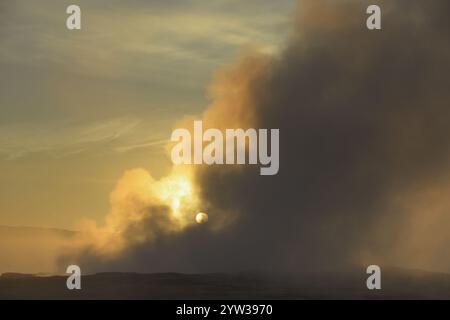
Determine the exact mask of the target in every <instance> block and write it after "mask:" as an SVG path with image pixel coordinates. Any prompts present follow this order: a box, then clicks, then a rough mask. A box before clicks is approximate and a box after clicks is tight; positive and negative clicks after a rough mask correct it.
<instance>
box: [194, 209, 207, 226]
mask: <svg viewBox="0 0 450 320" xmlns="http://www.w3.org/2000/svg"><path fill="white" fill-rule="evenodd" d="M195 221H196V222H197V223H198V224H202V223H206V222H208V215H207V214H206V213H203V212H199V213H197V215H196V216H195Z"/></svg>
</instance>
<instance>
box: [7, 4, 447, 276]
mask: <svg viewBox="0 0 450 320" xmlns="http://www.w3.org/2000/svg"><path fill="white" fill-rule="evenodd" d="M373 2H374V1H373V0H364V1H362V0H361V1H360V0H358V1H356V0H343V1H335V0H298V1H296V2H295V3H293V2H283V1H276V2H275V1H265V0H259V1H245V2H242V1H207V2H205V1H165V2H160V1H127V2H126V5H125V2H124V1H123V2H120V1H108V2H106V1H105V2H103V4H102V2H101V1H97V2H95V5H94V4H92V2H89V4H88V3H87V2H86V3H85V4H83V3H80V4H81V6H82V7H83V12H84V13H82V15H83V17H84V18H83V29H82V31H81V32H68V31H66V30H65V29H64V22H65V21H64V19H65V15H64V14H62V15H58V14H56V13H59V12H64V9H65V5H66V4H67V3H64V4H58V5H54V3H56V2H53V3H51V2H39V6H37V5H36V4H35V3H36V2H33V4H32V5H30V4H28V3H26V2H21V1H16V2H14V3H10V2H6V1H3V2H1V8H2V17H1V19H0V21H1V23H2V28H1V30H2V31H1V38H0V39H1V42H0V61H1V70H2V72H1V73H0V77H1V80H0V81H1V86H0V88H1V89H0V90H2V92H1V95H0V96H1V99H2V101H1V106H2V109H1V113H2V116H1V120H0V132H1V134H0V139H1V140H0V141H1V143H0V154H1V155H2V158H1V167H0V168H1V169H0V170H1V172H0V176H1V179H2V182H3V185H2V192H1V195H0V197H1V201H0V205H1V206H2V207H1V208H0V224H9V225H31V226H44V227H48V226H51V227H58V228H67V229H75V230H77V231H78V233H76V235H75V236H74V237H75V238H74V239H72V240H69V242H68V243H65V245H66V246H67V250H64V252H63V254H60V255H57V257H56V259H55V260H56V264H57V265H58V266H59V268H60V269H59V270H60V271H61V270H63V269H64V266H67V265H68V264H72V263H75V264H78V265H80V266H82V267H83V270H86V271H87V272H100V271H140V272H168V271H176V272H218V271H242V270H254V269H260V268H263V269H265V270H268V271H274V272H275V271H276V272H301V271H311V270H313V271H320V270H327V269H328V270H329V269H332V270H336V269H348V268H350V267H351V266H354V265H355V264H357V265H361V264H363V265H365V266H367V265H370V264H376V265H381V266H384V265H388V266H399V267H402V268H409V269H414V268H419V269H425V270H434V271H443V272H449V270H450V258H449V257H448V255H446V254H445V253H446V252H447V251H448V250H447V248H448V244H449V242H450V237H449V233H448V230H449V227H450V217H449V212H450V202H449V200H448V199H449V198H448V190H450V184H449V182H448V181H449V180H448V177H449V172H450V165H449V163H450V161H449V160H450V144H449V142H448V136H449V135H450V129H449V126H448V123H449V122H450V111H449V108H448V104H449V101H450V96H449V91H448V83H450V79H449V75H450V70H449V67H450V61H449V60H450V54H449V52H450V45H449V41H448V39H449V35H450V20H448V19H447V18H446V16H445V13H446V12H450V7H449V6H450V5H449V2H448V1H447V0H434V1H433V2H425V1H421V0H396V1H388V0H386V1H383V0H377V1H375V2H376V3H377V4H379V5H380V6H381V7H382V10H383V11H382V12H383V13H382V16H383V23H382V24H383V27H382V30H376V31H371V30H368V29H367V28H366V18H367V14H366V9H367V7H368V6H369V5H371V4H373ZM58 3H59V2H58ZM51 4H53V5H51ZM90 6H91V7H90ZM58 8H59V9H58ZM5 13H7V14H5ZM19 35H20V36H19ZM193 119H199V120H202V121H203V123H204V126H205V128H206V127H210V128H220V129H223V128H236V127H240V128H266V129H273V128H277V129H279V130H280V168H279V172H278V174H277V175H274V176H260V175H259V174H258V169H259V168H256V167H255V166H207V165H199V166H193V167H177V166H172V165H171V162H170V159H169V158H168V155H167V146H168V143H167V139H169V137H170V132H171V130H172V129H174V128H175V127H177V128H178V127H180V126H183V127H188V128H189V126H191V125H192V120H193ZM198 211H204V212H206V213H208V215H209V220H208V222H207V223H206V224H203V225H199V224H197V223H195V219H194V218H195V213H196V212H198Z"/></svg>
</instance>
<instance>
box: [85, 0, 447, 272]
mask: <svg viewBox="0 0 450 320" xmlns="http://www.w3.org/2000/svg"><path fill="white" fill-rule="evenodd" d="M375 3H378V4H380V5H381V7H382V8H383V29H382V31H368V30H367V29H366V27H365V19H366V14H365V10H366V8H367V6H368V5H370V4H375ZM448 12H450V2H449V1H447V0H434V1H422V0H397V1H331V0H329V1H328V0H305V1H300V2H299V6H298V13H297V16H296V20H295V24H294V30H293V34H292V35H291V37H290V40H289V44H288V46H287V48H286V50H285V51H284V52H283V53H282V54H281V56H280V57H278V58H277V59H274V60H273V61H269V62H268V61H267V59H265V58H261V57H258V56H248V57H246V58H243V59H242V60H241V62H240V64H239V65H238V66H237V67H236V68H237V70H235V71H234V73H232V74H233V75H235V76H236V78H234V79H233V81H234V83H237V85H239V83H240V84H241V85H242V87H241V88H240V93H239V94H240V95H241V96H242V97H245V99H244V101H245V102H246V103H245V105H243V106H242V107H239V108H240V109H239V110H238V112H237V113H236V112H235V111H236V110H233V112H231V113H232V114H233V115H236V114H238V115H239V111H240V112H241V113H242V115H245V114H251V115H252V117H250V118H251V119H252V120H251V121H252V122H251V124H252V125H254V126H257V127H260V128H280V172H279V174H278V175H276V176H270V177H268V176H259V175H258V172H257V170H256V169H255V168H248V169H245V170H236V171H231V172H230V171H229V170H226V171H225V169H224V168H221V167H218V168H202V169H201V170H200V171H199V173H198V176H197V180H198V183H199V185H200V186H201V188H202V190H203V198H204V199H207V202H208V211H209V213H210V217H211V218H210V220H211V221H213V219H214V211H215V210H219V209H220V210H225V211H229V212H235V213H237V214H238V216H239V218H238V220H237V221H236V223H234V224H233V225H231V226H229V227H227V228H225V229H224V230H222V231H220V232H210V231H209V230H207V229H206V228H201V227H200V228H191V229H189V230H187V231H186V232H184V233H181V234H177V235H174V236H171V237H164V238H160V239H158V240H156V242H154V243H152V244H151V245H146V244H143V245H139V246H135V247H133V248H131V249H130V250H128V251H127V253H126V256H123V257H122V258H121V259H117V260H116V261H113V262H109V263H108V264H107V265H99V264H96V263H94V262H93V261H91V263H92V264H90V267H91V270H92V271H98V270H105V269H108V270H110V269H113V270H124V269H132V270H137V271H184V272H189V271H194V272H204V271H220V270H224V271H231V270H245V269H260V268H263V269H268V270H277V271H293V270H294V271H295V270H296V271H300V270H307V269H314V270H317V269H328V268H337V267H345V266H348V265H352V264H354V263H359V262H366V260H365V259H367V257H370V258H371V259H373V260H371V261H369V262H370V263H375V264H376V263H395V264H401V265H402V266H404V267H416V266H418V265H420V266H425V267H428V268H440V269H445V268H450V261H449V260H448V258H445V257H443V255H442V254H440V250H442V249H443V248H445V247H446V246H447V245H448V242H449V241H450V239H449V237H445V236H444V234H445V232H446V231H445V230H448V227H449V226H450V221H449V220H450V219H449V218H448V215H449V212H450V211H449V210H450V203H449V202H448V200H446V197H445V196H443V197H431V198H427V196H426V195H427V194H428V193H427V192H428V191H427V190H430V189H433V190H437V192H438V193H439V192H441V193H442V192H444V193H445V192H446V191H447V190H449V189H450V188H449V187H450V183H447V182H446V181H447V179H448V176H449V173H450V172H449V166H450V162H449V160H450V159H449V155H450V143H449V140H448V139H449V137H450V126H449V124H450V108H449V107H450V106H449V102H450V92H449V90H448V84H449V83H450V79H449V78H450V76H449V74H450V73H449V72H450V46H449V41H448V39H450V19H448V18H447V16H448ZM259 58H260V59H261V61H263V62H261V61H259V60H258V59H259ZM260 62H261V63H260ZM253 64H257V65H256V66H255V65H253ZM249 69H250V70H254V69H257V70H259V71H258V72H250V73H249V72H248V70H249ZM249 74H250V76H249ZM239 75H241V76H242V77H243V78H245V81H241V82H239V81H240V80H239V77H238V76H239ZM226 94H227V93H226V91H224V95H226ZM230 95H231V91H230ZM230 99H231V98H230ZM236 99H237V98H236ZM230 101H233V99H231V100H230ZM235 102H236V101H235ZM226 108H227V107H226V106H220V107H218V109H220V110H218V111H217V113H218V114H220V112H222V113H224V114H226V113H227V109H226ZM230 108H232V107H231V106H230ZM213 109H214V107H213ZM214 112H216V111H213V112H212V113H214ZM228 113H230V112H228ZM205 118H206V120H208V112H207V113H206V115H205ZM212 118H214V117H213V116H212ZM230 119H231V120H230ZM230 119H228V120H227V119H226V117H224V118H223V119H222V121H223V122H222V123H225V124H226V125H229V124H231V125H233V123H234V122H233V121H235V120H236V118H230ZM206 120H205V121H206ZM227 121H229V123H227ZM230 121H231V122H230ZM237 122H239V120H237ZM420 196H424V197H425V199H422V200H421V204H420V205H417V206H416V205H415V203H414V201H415V200H417V199H418V198H420ZM427 199H428V200H431V199H437V201H438V202H439V203H434V202H431V203H429V205H428V208H429V209H430V210H431V211H432V212H438V211H439V214H433V215H431V214H430V212H427V210H423V211H421V210H422V209H423V208H424V205H423V203H427ZM205 203H206V202H205ZM435 206H439V209H436V210H438V211H436V210H434V209H435ZM425 207H427V206H425ZM442 208H444V209H443V210H442ZM433 210H434V211H433ZM442 212H443V213H442ZM417 217H421V218H422V219H424V221H429V220H427V219H429V217H432V219H435V220H433V221H431V222H433V223H432V224H430V225H433V226H435V225H436V223H437V224H441V225H442V224H444V225H445V226H446V227H444V228H440V229H439V230H426V229H423V230H421V232H420V234H417V236H420V237H421V240H420V241H415V242H414V245H417V244H419V246H420V243H422V244H423V245H424V248H423V249H424V250H427V251H428V252H429V255H427V256H425V260H421V261H417V260H415V259H414V252H416V253H417V251H411V250H410V249H411V248H410V247H409V245H412V242H409V241H404V240H405V239H413V238H414V236H415V234H414V230H416V231H417V229H414V226H412V224H411V221H412V220H414V219H417ZM430 219H431V218H430ZM429 222H430V221H429ZM408 230H409V231H410V232H412V233H413V234H409V235H408V232H409V231H408ZM434 232H438V233H439V236H440V241H439V242H438V243H433V244H430V243H429V241H428V240H429V239H430V238H432V237H434V236H435V234H434ZM403 236H405V237H406V238H403V239H399V238H400V237H403ZM422 240H423V241H422ZM405 252H408V254H406V253H405ZM446 259H447V260H446ZM89 260H90V259H87V260H86V262H85V263H88V265H89ZM420 263H422V264H420ZM447 270H449V269H447Z"/></svg>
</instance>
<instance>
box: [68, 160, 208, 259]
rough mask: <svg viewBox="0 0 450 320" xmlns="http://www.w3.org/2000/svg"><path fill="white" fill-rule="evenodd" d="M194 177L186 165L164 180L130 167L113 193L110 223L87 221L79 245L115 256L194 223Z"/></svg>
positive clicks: (97, 252) (196, 200) (179, 230)
mask: <svg viewBox="0 0 450 320" xmlns="http://www.w3.org/2000/svg"><path fill="white" fill-rule="evenodd" d="M193 181H194V180H193V178H192V172H191V170H190V169H189V168H183V167H177V168H174V169H173V170H172V172H171V173H170V174H169V175H168V176H166V177H163V178H161V179H160V180H155V179H153V177H152V176H151V175H150V174H149V173H148V172H147V171H145V170H143V169H134V170H129V171H127V172H126V173H125V175H124V176H123V177H122V179H120V180H119V182H118V184H117V186H116V189H115V190H114V191H113V193H112V194H111V211H110V213H109V214H108V215H107V216H106V219H105V220H106V221H105V222H106V223H105V224H104V225H103V226H100V227H99V226H97V224H96V222H95V221H90V220H85V221H83V223H82V224H80V226H79V229H80V230H81V232H80V234H82V236H80V237H79V238H78V241H77V243H76V246H77V247H79V248H80V250H81V251H82V250H83V249H85V248H90V249H91V250H93V252H95V253H96V254H99V255H102V256H104V257H111V256H115V255H117V254H119V253H120V252H122V251H123V250H124V249H126V248H127V247H128V246H130V245H135V244H139V243H143V242H151V241H152V240H153V239H154V238H155V237H157V236H158V235H162V234H171V233H175V232H181V231H182V230H184V229H185V228H187V227H188V226H189V225H192V224H194V221H193V219H192V215H193V214H192V213H193V212H195V210H196V208H198V205H199V202H200V201H199V196H198V190H197V186H196V185H195V184H194V182H193ZM203 220H204V219H203ZM203 220H202V221H203ZM130 230H133V232H130Z"/></svg>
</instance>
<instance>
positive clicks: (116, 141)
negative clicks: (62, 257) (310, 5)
mask: <svg viewBox="0 0 450 320" xmlns="http://www.w3.org/2000/svg"><path fill="white" fill-rule="evenodd" d="M72 3H73V1H57V0H37V1H26V0H16V1H4V0H0V11H1V12H0V20H1V29H2V31H1V32H0V181H1V189H0V191H1V192H0V225H13V226H14V225H26V226H42V227H58V228H69V229H72V228H74V223H75V222H76V221H77V220H78V219H79V218H80V217H88V218H93V219H96V220H97V221H99V222H102V221H101V220H102V218H103V217H104V215H105V214H106V213H107V212H108V208H109V194H110V192H111V190H112V189H113V187H114V185H115V183H116V181H117V179H118V178H119V177H120V176H121V175H122V174H123V172H124V171H125V170H128V169H131V168H136V167H143V168H145V169H147V170H149V171H150V172H151V173H152V175H154V176H155V177H159V176H161V175H163V174H165V173H166V171H167V170H168V168H169V165H170V161H169V159H168V157H167V156H166V154H165V151H164V141H165V140H166V139H168V138H169V137H170V132H171V130H172V128H173V126H174V124H175V123H176V122H177V121H178V120H179V119H180V118H181V117H183V116H185V115H195V114H199V113H200V112H201V111H202V110H204V108H205V107H206V106H207V105H208V103H209V101H208V100H207V99H206V98H205V94H206V90H207V86H208V83H209V81H210V79H211V77H212V75H213V72H214V70H216V69H218V68H220V67H222V66H224V65H226V64H227V63H229V62H231V61H232V60H233V59H234V57H235V55H236V54H237V52H239V50H241V49H242V48H243V47H245V46H247V45H254V46H258V47H259V48H260V50H262V51H265V52H268V53H276V52H277V51H278V50H279V48H280V47H281V46H282V44H283V41H284V40H285V38H286V36H287V33H288V30H289V26H288V25H289V18H290V12H291V10H292V8H293V6H294V1H293V0H283V1H270V0H251V1H245V2H242V1H237V0H227V1H225V0H215V1H206V0H205V1H203V0H201V1H200V0H170V1H142V0H140V1H139V0H132V1H126V2H125V1H118V0H109V1H106V0H95V1H85V0H83V1H77V4H79V5H80V6H81V9H82V30H81V31H68V30H67V29H66V28H65V19H66V17H67V15H66V13H65V9H66V7H67V6H68V5H69V4H72Z"/></svg>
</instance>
